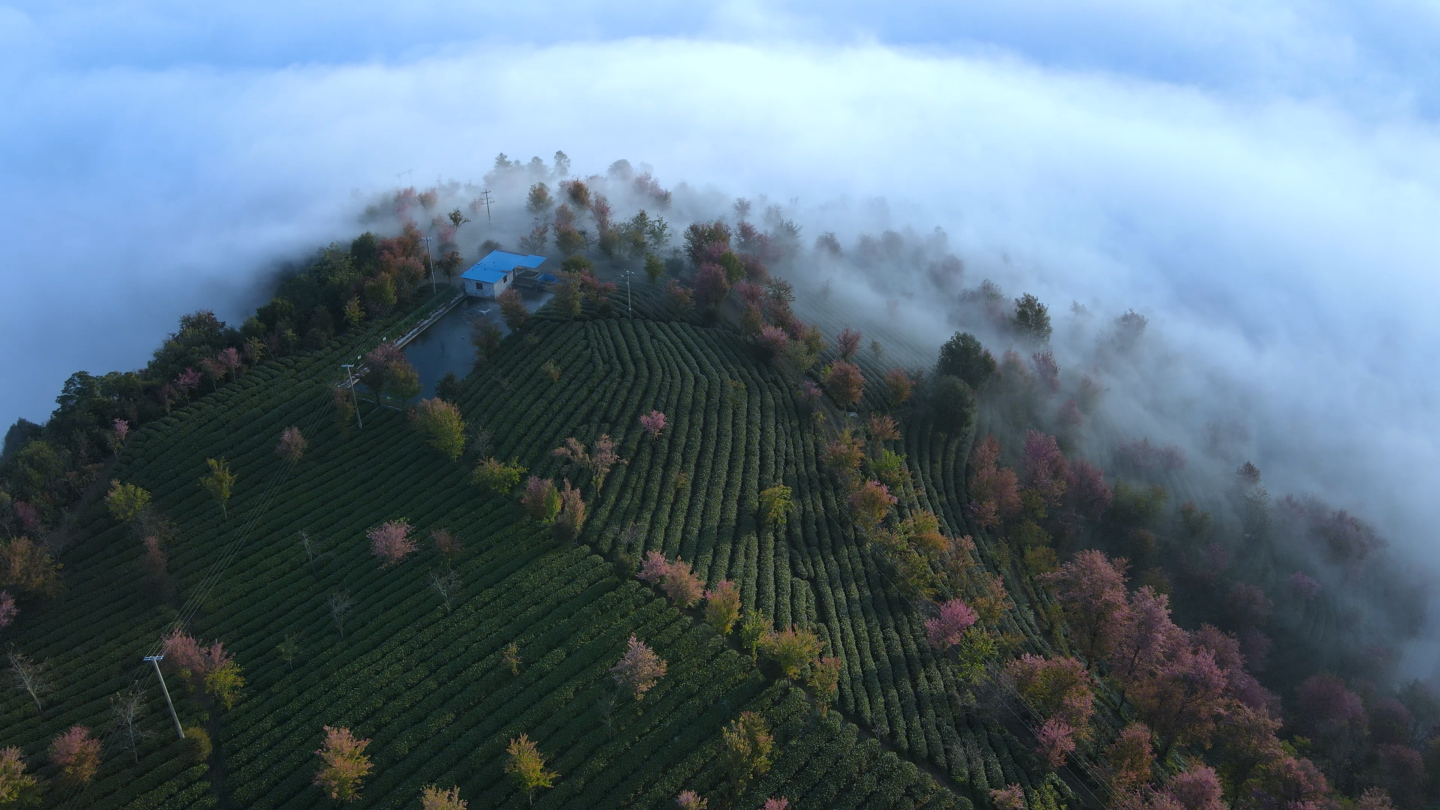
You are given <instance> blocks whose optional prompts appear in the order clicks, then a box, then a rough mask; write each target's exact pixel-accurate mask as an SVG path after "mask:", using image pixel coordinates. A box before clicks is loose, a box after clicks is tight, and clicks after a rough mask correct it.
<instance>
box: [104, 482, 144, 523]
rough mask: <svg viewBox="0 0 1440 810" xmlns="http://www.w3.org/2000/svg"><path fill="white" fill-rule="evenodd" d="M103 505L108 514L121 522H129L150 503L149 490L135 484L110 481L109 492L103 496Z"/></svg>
mask: <svg viewBox="0 0 1440 810" xmlns="http://www.w3.org/2000/svg"><path fill="white" fill-rule="evenodd" d="M105 505H106V506H107V507H109V508H110V514H112V515H114V516H115V519H116V520H118V521H120V522H121V523H129V522H130V521H132V520H134V519H135V518H136V517H138V516H139V515H140V513H141V512H143V511H145V508H146V507H147V506H149V505H150V492H149V490H146V489H143V488H141V487H139V486H136V485H135V484H122V483H120V482H119V481H111V482H110V494H108V495H106V496H105Z"/></svg>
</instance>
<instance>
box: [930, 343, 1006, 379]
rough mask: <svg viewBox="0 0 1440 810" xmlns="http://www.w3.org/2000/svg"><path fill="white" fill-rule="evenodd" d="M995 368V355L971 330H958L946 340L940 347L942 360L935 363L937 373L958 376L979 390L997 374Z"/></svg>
mask: <svg viewBox="0 0 1440 810" xmlns="http://www.w3.org/2000/svg"><path fill="white" fill-rule="evenodd" d="M995 369H996V363H995V356H994V355H992V354H991V353H990V352H989V351H988V350H987V349H986V348H985V347H984V346H982V345H980V339H979V338H977V337H975V336H974V335H972V334H970V333H969V332H956V333H955V334H954V335H953V336H952V337H951V338H950V339H949V340H947V341H945V345H943V346H941V347H940V360H939V362H937V363H936V364H935V373H936V374H942V375H943V374H948V375H950V376H951V377H958V378H960V379H961V380H964V381H965V383H966V384H967V385H969V386H970V387H971V388H974V389H977V390H978V389H979V388H981V387H983V386H984V385H985V383H987V382H989V380H990V378H991V377H994V376H995Z"/></svg>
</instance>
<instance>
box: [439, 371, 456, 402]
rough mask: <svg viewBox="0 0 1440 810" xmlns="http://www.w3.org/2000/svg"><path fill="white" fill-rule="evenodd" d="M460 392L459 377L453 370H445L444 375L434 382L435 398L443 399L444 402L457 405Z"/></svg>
mask: <svg viewBox="0 0 1440 810" xmlns="http://www.w3.org/2000/svg"><path fill="white" fill-rule="evenodd" d="M460 394H461V388H460V378H459V377H457V376H455V372H453V371H447V372H445V376H443V377H441V378H440V380H439V381H438V382H436V383H435V397H436V399H443V400H445V401H446V402H449V403H452V404H455V405H459V404H460Z"/></svg>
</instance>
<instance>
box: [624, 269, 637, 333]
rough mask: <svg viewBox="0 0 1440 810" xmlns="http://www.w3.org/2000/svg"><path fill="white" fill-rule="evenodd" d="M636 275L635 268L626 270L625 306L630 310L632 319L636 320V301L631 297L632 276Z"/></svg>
mask: <svg viewBox="0 0 1440 810" xmlns="http://www.w3.org/2000/svg"><path fill="white" fill-rule="evenodd" d="M633 275H635V271H634V270H626V271H625V308H626V309H628V310H630V320H632V321H633V320H635V302H634V301H632V300H631V298H630V277H631V276H633Z"/></svg>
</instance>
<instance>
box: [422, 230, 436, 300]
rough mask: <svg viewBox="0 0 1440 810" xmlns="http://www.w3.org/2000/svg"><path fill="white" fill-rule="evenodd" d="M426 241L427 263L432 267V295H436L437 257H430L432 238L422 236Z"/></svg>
mask: <svg viewBox="0 0 1440 810" xmlns="http://www.w3.org/2000/svg"><path fill="white" fill-rule="evenodd" d="M420 238H421V239H424V240H425V263H426V264H428V265H430V294H431V295H434V294H435V257H434V256H431V255H430V237H428V236H422V237H420Z"/></svg>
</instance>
